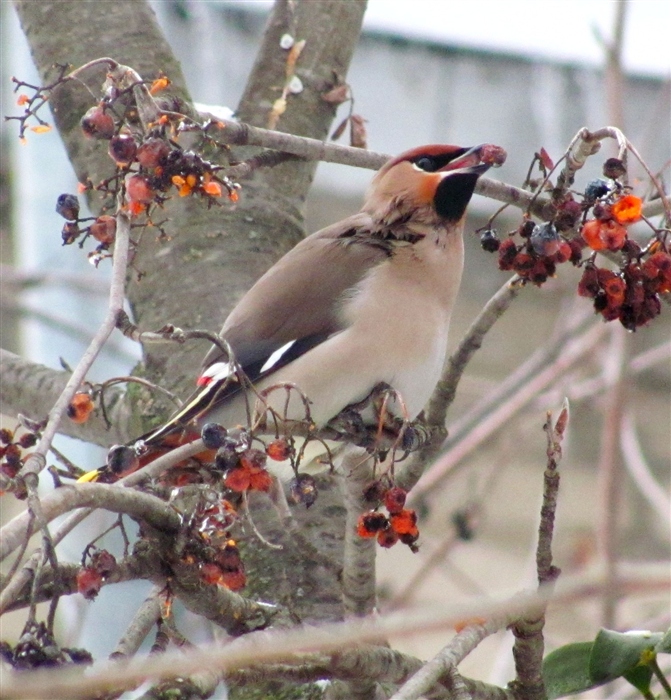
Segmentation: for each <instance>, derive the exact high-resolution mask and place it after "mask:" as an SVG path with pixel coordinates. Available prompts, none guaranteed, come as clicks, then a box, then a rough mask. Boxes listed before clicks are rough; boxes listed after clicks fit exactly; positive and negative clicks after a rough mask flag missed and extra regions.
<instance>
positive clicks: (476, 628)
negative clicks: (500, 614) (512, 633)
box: [389, 618, 510, 700]
mask: <svg viewBox="0 0 671 700" xmlns="http://www.w3.org/2000/svg"><path fill="white" fill-rule="evenodd" d="M509 621H510V620H506V619H505V618H498V619H492V620H488V621H487V622H484V623H482V624H475V625H471V626H468V627H466V628H465V629H464V630H462V631H461V632H459V633H458V634H457V635H456V636H455V637H454V639H452V640H451V641H450V643H449V644H447V645H446V646H445V647H443V648H442V649H441V650H440V651H439V652H438V654H436V656H434V657H433V658H432V659H431V660H430V661H427V663H426V664H424V666H423V667H422V668H421V669H420V670H419V671H417V673H415V675H414V676H412V677H411V678H410V679H409V680H408V681H406V682H405V683H404V684H403V686H401V687H400V688H399V689H398V690H397V691H396V692H395V693H394V694H393V695H392V696H391V698H390V699H389V700H416V699H417V698H419V697H420V696H422V695H424V694H425V693H426V692H427V691H429V690H431V688H432V687H433V686H434V685H435V684H436V682H437V681H438V679H439V678H440V676H442V675H443V674H445V673H451V672H452V671H454V670H456V667H457V666H458V665H459V663H460V662H461V661H463V660H464V659H465V658H466V657H467V656H468V655H469V654H470V653H471V652H472V651H473V650H474V649H475V648H476V647H477V646H478V644H480V642H481V641H482V640H483V639H485V638H486V637H489V636H490V635H492V634H494V633H495V632H498V630H500V629H502V628H503V627H505V626H506V624H507V623H508V622H509Z"/></svg>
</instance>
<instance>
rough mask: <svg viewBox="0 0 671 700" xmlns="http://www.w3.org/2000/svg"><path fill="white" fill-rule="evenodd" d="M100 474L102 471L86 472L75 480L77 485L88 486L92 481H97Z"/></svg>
mask: <svg viewBox="0 0 671 700" xmlns="http://www.w3.org/2000/svg"><path fill="white" fill-rule="evenodd" d="M101 473H102V469H94V470H93V471H91V472H86V474H84V475H83V476H80V477H79V479H77V483H78V484H88V483H90V482H92V481H98V479H99V478H100V475H101Z"/></svg>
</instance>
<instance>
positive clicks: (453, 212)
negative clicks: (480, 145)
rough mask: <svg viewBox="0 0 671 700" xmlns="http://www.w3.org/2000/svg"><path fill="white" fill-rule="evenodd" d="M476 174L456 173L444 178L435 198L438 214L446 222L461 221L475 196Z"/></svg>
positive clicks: (434, 202)
mask: <svg viewBox="0 0 671 700" xmlns="http://www.w3.org/2000/svg"><path fill="white" fill-rule="evenodd" d="M477 181H478V175H477V174H476V173H454V174H453V175H452V174H450V175H447V176H446V177H444V178H443V179H442V180H441V182H440V184H439V185H438V187H437V188H436V194H435V196H434V198H433V205H434V207H435V209H436V213H437V214H438V216H440V218H441V219H445V220H446V221H459V219H461V217H462V216H463V215H464V212H465V211H466V207H467V206H468V203H469V202H470V201H471V197H472V196H473V190H474V189H475V183H476V182H477Z"/></svg>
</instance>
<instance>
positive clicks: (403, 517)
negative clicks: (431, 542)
mask: <svg viewBox="0 0 671 700" xmlns="http://www.w3.org/2000/svg"><path fill="white" fill-rule="evenodd" d="M389 522H390V523H391V527H392V529H393V530H394V532H396V533H398V534H399V535H404V534H416V533H417V534H418V533H419V531H418V530H417V513H415V511H414V510H409V509H408V510H402V511H401V512H400V513H396V514H394V515H392V516H391V517H390V518H389Z"/></svg>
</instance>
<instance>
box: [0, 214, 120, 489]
mask: <svg viewBox="0 0 671 700" xmlns="http://www.w3.org/2000/svg"><path fill="white" fill-rule="evenodd" d="M129 240H130V219H129V218H128V215H127V214H126V213H124V212H123V211H121V207H120V206H119V212H118V213H117V227H116V241H115V244H114V259H113V266H112V279H111V282H110V294H109V307H108V311H107V315H106V317H105V320H104V321H103V323H102V325H101V326H100V328H99V329H98V331H97V333H96V335H95V336H94V338H93V340H92V341H91V343H90V345H89V347H88V348H87V349H86V351H85V352H84V354H83V355H82V357H81V359H80V361H79V362H78V364H77V366H76V367H75V369H74V370H73V372H72V375H71V376H70V379H69V380H68V383H67V384H66V385H65V388H64V389H63V391H62V392H61V395H60V396H59V397H58V399H57V400H56V403H55V404H54V406H53V408H52V409H51V411H49V420H48V422H47V425H46V427H45V429H44V431H43V433H42V437H41V438H40V441H39V442H38V444H37V446H36V447H35V451H34V452H32V453H31V454H30V456H29V457H28V458H27V459H26V462H25V464H24V466H23V468H22V469H21V471H20V472H19V474H18V475H17V476H16V477H15V480H14V481H15V482H16V481H17V480H23V481H25V482H26V485H27V486H28V488H29V489H30V488H35V487H36V483H37V475H38V474H39V472H40V471H42V469H44V467H45V466H46V454H47V452H48V451H49V448H50V446H51V443H52V442H53V439H54V436H55V435H56V432H57V430H58V426H59V424H60V422H61V419H62V418H63V416H64V415H65V412H66V411H67V408H68V406H69V404H70V401H71V400H72V397H73V396H74V395H75V393H76V391H77V390H78V389H79V387H80V385H81V384H82V382H83V381H84V379H85V377H86V374H87V372H88V371H89V369H90V367H91V365H92V364H93V362H94V361H95V359H96V357H97V356H98V354H99V352H100V350H101V349H102V347H103V346H104V344H105V342H106V341H107V338H108V337H109V336H110V334H111V333H112V331H113V330H114V328H115V325H116V318H117V314H118V312H119V310H121V309H122V308H123V303H124V290H125V284H126V268H127V265H128V249H129ZM12 486H15V484H2V488H3V489H4V490H10V487H12Z"/></svg>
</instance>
